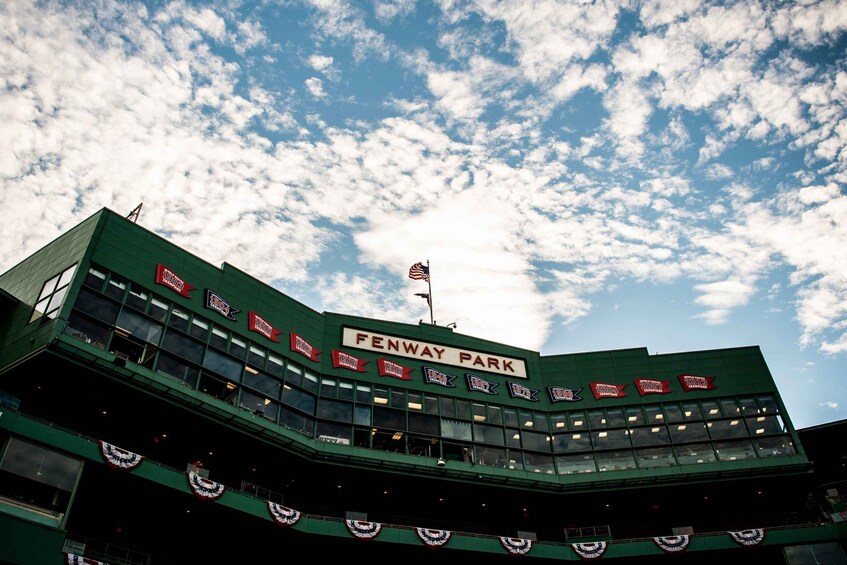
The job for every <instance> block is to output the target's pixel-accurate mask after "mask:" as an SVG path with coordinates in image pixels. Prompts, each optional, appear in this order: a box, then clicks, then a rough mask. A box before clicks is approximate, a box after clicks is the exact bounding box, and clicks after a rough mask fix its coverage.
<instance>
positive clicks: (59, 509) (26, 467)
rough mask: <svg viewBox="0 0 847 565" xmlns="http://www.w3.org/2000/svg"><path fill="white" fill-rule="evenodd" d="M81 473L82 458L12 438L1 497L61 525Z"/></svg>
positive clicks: (0, 475) (1, 472)
mask: <svg viewBox="0 0 847 565" xmlns="http://www.w3.org/2000/svg"><path fill="white" fill-rule="evenodd" d="M81 471H82V462H81V461H79V460H78V459H74V458H72V457H68V456H67V455H62V454H61V453H57V452H55V451H51V450H49V449H45V448H43V447H40V446H37V445H34V444H31V443H28V442H26V441H23V440H20V439H18V438H15V437H12V438H9V442H8V444H7V445H6V450H5V452H4V453H3V459H2V461H0V495H2V496H4V497H7V498H9V499H11V500H17V501H20V503H21V504H22V505H23V506H24V507H27V508H29V509H31V510H35V511H41V512H45V511H46V512H48V513H50V514H51V515H53V516H54V517H55V518H56V521H57V525H59V523H60V522H61V520H62V518H63V516H64V514H65V512H66V511H67V508H68V504H69V502H70V499H71V492H72V491H73V489H74V487H75V486H76V484H77V480H78V478H79V474H80V472H81Z"/></svg>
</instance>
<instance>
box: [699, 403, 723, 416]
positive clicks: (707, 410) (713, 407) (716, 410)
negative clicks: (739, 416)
mask: <svg viewBox="0 0 847 565" xmlns="http://www.w3.org/2000/svg"><path fill="white" fill-rule="evenodd" d="M703 413H704V414H705V416H706V418H707V419H710V420H713V419H715V418H720V417H721V409H720V407H718V403H717V402H715V401H714V400H704V401H703Z"/></svg>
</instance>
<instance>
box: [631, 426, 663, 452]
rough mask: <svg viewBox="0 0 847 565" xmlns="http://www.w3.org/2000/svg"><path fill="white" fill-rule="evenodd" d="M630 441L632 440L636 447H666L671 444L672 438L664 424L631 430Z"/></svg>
mask: <svg viewBox="0 0 847 565" xmlns="http://www.w3.org/2000/svg"><path fill="white" fill-rule="evenodd" d="M629 439H630V440H632V445H634V446H636V447H643V446H645V445H666V444H668V443H670V442H671V438H670V436H669V435H668V427H667V426H665V425H664V424H662V425H658V426H644V427H642V428H633V429H631V430H629Z"/></svg>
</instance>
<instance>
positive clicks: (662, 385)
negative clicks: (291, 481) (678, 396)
mask: <svg viewBox="0 0 847 565" xmlns="http://www.w3.org/2000/svg"><path fill="white" fill-rule="evenodd" d="M633 382H634V383H635V388H637V389H638V394H640V395H641V396H644V395H645V394H667V393H669V392H670V391H671V389H670V384H671V382H670V381H659V380H656V379H634V380H633Z"/></svg>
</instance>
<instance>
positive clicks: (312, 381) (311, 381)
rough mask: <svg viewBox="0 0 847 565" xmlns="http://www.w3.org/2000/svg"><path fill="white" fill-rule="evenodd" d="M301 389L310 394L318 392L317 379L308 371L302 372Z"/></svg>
mask: <svg viewBox="0 0 847 565" xmlns="http://www.w3.org/2000/svg"><path fill="white" fill-rule="evenodd" d="M303 387H304V388H305V389H306V390H308V391H311V392H318V377H317V376H315V375H313V374H312V373H310V372H309V371H304V372H303Z"/></svg>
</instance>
